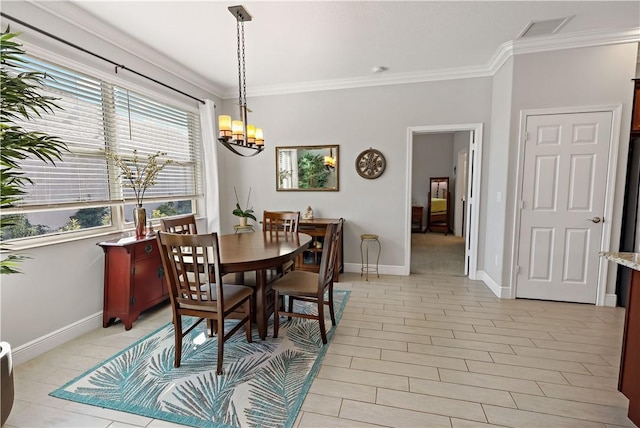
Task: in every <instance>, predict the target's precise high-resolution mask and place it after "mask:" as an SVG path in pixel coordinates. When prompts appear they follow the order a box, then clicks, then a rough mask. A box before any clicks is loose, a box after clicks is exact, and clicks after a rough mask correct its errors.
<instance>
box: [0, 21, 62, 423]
mask: <svg viewBox="0 0 640 428" xmlns="http://www.w3.org/2000/svg"><path fill="white" fill-rule="evenodd" d="M17 36H18V34H16V33H11V31H10V29H9V27H8V26H7V29H6V30H5V31H3V32H2V34H1V35H0V64H1V65H0V103H1V104H0V107H1V108H0V145H1V150H0V182H1V187H2V192H1V202H0V208H2V209H8V208H12V207H14V206H15V205H16V204H17V203H18V202H19V201H20V200H21V199H22V197H23V196H24V195H25V193H26V187H27V186H28V185H31V184H33V181H32V180H31V179H30V178H29V177H27V176H26V175H24V173H23V172H22V171H21V170H22V168H21V166H20V161H22V160H24V159H26V158H29V157H35V158H38V159H41V160H42V161H43V162H45V163H49V164H52V165H55V160H61V159H62V154H63V153H64V152H65V151H67V147H66V145H65V144H64V143H63V142H62V141H61V140H59V139H58V138H56V137H52V136H49V135H46V134H44V133H42V132H33V131H27V130H25V129H24V128H23V127H22V126H21V125H20V123H19V122H20V121H22V120H27V121H28V120H31V119H33V117H34V116H38V117H39V116H41V115H42V114H53V112H54V110H56V109H59V108H60V107H58V106H57V105H56V103H55V98H52V97H49V96H45V95H42V93H41V92H40V89H41V87H42V86H43V84H44V81H45V79H48V78H49V77H48V76H47V75H46V74H45V73H41V72H24V71H22V70H21V68H22V67H21V65H22V64H23V63H24V62H25V60H24V59H23V57H22V55H24V54H25V51H24V50H22V45H20V44H19V43H17V42H16V41H14V40H13V39H14V38H15V37H17ZM14 222H15V218H12V216H10V215H3V216H0V235H1V234H2V233H3V232H4V231H5V228H7V227H11V226H13V225H14ZM1 249H2V250H9V247H8V245H6V244H2V248H1ZM25 257H26V256H23V255H19V254H9V255H8V256H6V257H3V258H2V259H1V260H0V274H2V275H9V274H15V273H20V270H19V269H18V265H19V264H20V261H21V260H22V259H24V258H25ZM0 383H1V384H0V410H1V412H0V425H4V423H5V421H6V420H7V418H8V417H9V413H10V412H11V407H12V406H13V393H14V387H13V366H12V361H11V346H10V345H9V343H7V342H0Z"/></svg>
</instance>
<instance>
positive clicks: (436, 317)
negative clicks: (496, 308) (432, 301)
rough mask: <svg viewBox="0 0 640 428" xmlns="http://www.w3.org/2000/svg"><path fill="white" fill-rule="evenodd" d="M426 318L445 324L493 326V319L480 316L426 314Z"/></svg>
mask: <svg viewBox="0 0 640 428" xmlns="http://www.w3.org/2000/svg"><path fill="white" fill-rule="evenodd" d="M426 318H427V320H428V321H437V322H442V323H447V324H473V325H487V326H489V327H493V326H495V324H493V321H491V320H487V319H480V318H460V317H451V316H447V315H433V314H427V315H426Z"/></svg>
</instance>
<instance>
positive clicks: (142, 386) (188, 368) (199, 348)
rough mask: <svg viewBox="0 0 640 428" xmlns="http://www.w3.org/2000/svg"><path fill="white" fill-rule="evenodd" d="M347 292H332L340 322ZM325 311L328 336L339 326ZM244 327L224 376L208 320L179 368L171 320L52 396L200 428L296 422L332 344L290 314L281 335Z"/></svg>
mask: <svg viewBox="0 0 640 428" xmlns="http://www.w3.org/2000/svg"><path fill="white" fill-rule="evenodd" d="M348 298H349V292H348V291H344V290H335V291H334V304H335V308H336V321H339V320H340V318H341V317H342V312H343V310H344V306H345V304H346V303H347V299H348ZM296 310H299V309H296ZM304 310H306V311H317V307H316V305H312V304H305V306H304ZM325 312H326V313H327V315H326V317H327V319H326V326H327V336H328V339H329V341H330V340H331V338H332V337H333V334H334V332H335V328H332V326H331V321H330V319H329V318H328V317H329V315H328V310H327V311H325ZM316 313H317V312H316ZM188 320H193V318H190V317H186V318H185V322H186V321H188ZM272 320H273V318H272ZM272 320H271V321H270V324H269V330H268V332H269V334H272V332H273V328H272ZM194 321H195V320H194ZM232 322H233V321H232ZM242 331H243V329H241V330H240V331H239V332H238V333H236V334H235V335H234V336H233V337H232V338H231V339H229V340H228V341H227V342H226V343H225V347H224V365H223V370H224V374H223V375H220V376H217V375H216V373H215V371H216V359H217V357H216V355H217V347H218V344H217V339H216V338H215V337H213V338H210V337H208V336H207V334H206V323H204V322H202V323H200V325H198V326H197V327H196V328H195V329H193V330H192V331H191V332H190V333H189V335H188V336H186V337H185V338H184V339H183V347H182V361H181V365H180V367H179V368H175V367H173V361H174V334H173V324H172V323H168V324H167V325H165V326H164V327H161V328H160V329H158V330H156V331H155V332H153V333H151V334H149V335H148V336H146V337H145V338H143V339H141V340H139V341H138V342H136V343H135V344H133V345H131V346H129V347H128V348H126V349H124V350H123V351H121V352H119V353H118V354H116V355H114V356H113V357H111V358H109V359H108V360H106V361H104V362H103V363H101V364H99V365H98V366H96V367H94V368H92V369H91V370H89V371H88V372H86V373H84V374H83V375H81V376H79V377H77V378H76V379H74V380H72V381H71V382H69V383H67V384H66V385H64V386H62V387H61V388H59V389H57V390H55V391H53V392H51V393H50V394H49V395H51V396H53V397H58V398H63V399H66V400H71V401H76V402H79V403H84V404H90V405H94V406H100V407H104V408H108V409H113V410H119V411H123V412H129V413H135V414H138V415H142V416H147V417H151V418H154V419H162V420H166V421H170V422H175V423H179V424H183V425H191V426H197V427H291V426H292V425H293V423H294V421H295V419H296V416H297V414H298V411H299V410H300V407H301V406H302V402H303V401H304V398H305V396H306V394H307V391H308V390H309V388H310V386H311V382H312V381H313V378H314V377H315V375H316V373H317V371H318V370H319V368H320V364H321V362H322V359H323V358H324V355H325V353H326V351H327V348H328V344H327V345H326V346H322V341H321V339H320V331H319V327H318V323H317V322H316V321H313V320H307V319H302V318H292V319H291V321H286V320H284V322H283V323H281V327H280V334H279V337H278V338H277V339H274V338H272V337H271V336H268V337H267V339H266V340H260V338H259V337H258V336H257V332H254V336H253V343H247V341H246V338H245V335H244V333H242Z"/></svg>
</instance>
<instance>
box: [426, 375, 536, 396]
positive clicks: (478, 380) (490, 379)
mask: <svg viewBox="0 0 640 428" xmlns="http://www.w3.org/2000/svg"><path fill="white" fill-rule="evenodd" d="M438 372H439V373H440V380H442V381H443V382H449V383H458V384H461V385H471V386H480V387H484V388H491V389H499V390H502V391H511V392H521V393H523V394H531V395H544V394H543V393H542V390H541V389H540V387H539V386H538V384H537V383H536V382H535V381H533V380H527V379H517V378H513V377H506V376H497V375H493V374H484V373H474V372H465V371H459V370H449V369H438Z"/></svg>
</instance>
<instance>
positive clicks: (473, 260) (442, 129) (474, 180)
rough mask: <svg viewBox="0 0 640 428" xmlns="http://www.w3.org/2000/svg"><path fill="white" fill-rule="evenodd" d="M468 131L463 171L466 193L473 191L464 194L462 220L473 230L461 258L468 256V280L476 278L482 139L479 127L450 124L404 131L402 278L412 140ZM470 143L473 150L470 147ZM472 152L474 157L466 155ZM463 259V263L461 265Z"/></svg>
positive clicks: (407, 251) (407, 239) (408, 222)
mask: <svg viewBox="0 0 640 428" xmlns="http://www.w3.org/2000/svg"><path fill="white" fill-rule="evenodd" d="M465 131H466V132H471V134H472V135H473V143H472V142H471V141H470V142H469V146H468V147H467V148H468V153H469V157H468V158H467V159H468V160H467V169H468V171H469V172H471V174H469V173H467V183H468V186H467V190H468V189H474V194H473V196H472V197H471V198H469V195H467V204H466V207H465V211H466V212H465V218H466V219H468V220H466V221H467V222H468V223H467V224H468V225H469V227H467V228H466V229H467V231H469V230H473V231H475V232H474V233H473V234H468V235H470V236H469V239H468V240H465V242H468V246H467V247H466V248H465V255H466V257H468V259H469V260H468V266H469V279H478V228H479V226H480V209H479V205H480V193H481V192H480V190H481V189H480V181H481V177H482V174H481V173H482V139H483V124H482V123H469V124H453V125H432V126H410V127H408V128H407V164H406V171H407V175H406V179H405V180H406V185H405V190H406V195H405V227H404V230H405V260H404V273H403V274H404V275H409V274H410V273H411V183H412V179H411V177H412V169H413V165H412V160H413V137H414V135H417V134H442V133H451V132H465ZM472 144H473V145H474V146H475V147H472ZM472 148H473V151H474V152H475V156H473V157H472V156H471V155H470V154H471V153H472ZM470 206H472V207H473V211H472V212H471V214H469V207H470ZM466 264H467V260H465V265H466Z"/></svg>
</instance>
